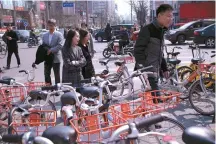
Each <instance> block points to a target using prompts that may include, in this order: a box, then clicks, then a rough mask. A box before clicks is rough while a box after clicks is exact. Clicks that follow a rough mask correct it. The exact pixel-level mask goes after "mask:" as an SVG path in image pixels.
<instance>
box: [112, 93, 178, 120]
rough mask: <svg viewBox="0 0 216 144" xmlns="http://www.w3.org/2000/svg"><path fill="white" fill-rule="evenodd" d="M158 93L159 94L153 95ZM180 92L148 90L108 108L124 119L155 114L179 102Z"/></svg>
mask: <svg viewBox="0 0 216 144" xmlns="http://www.w3.org/2000/svg"><path fill="white" fill-rule="evenodd" d="M158 93H160V96H154V95H156V94H158ZM180 95H181V93H178V92H171V91H164V90H158V91H150V92H143V93H140V94H139V97H140V98H138V99H136V100H134V101H130V102H125V103H121V104H116V105H113V106H111V107H110V108H111V109H112V110H113V111H116V112H118V113H119V114H120V115H121V117H123V118H124V119H126V120H133V119H136V118H138V117H143V116H145V115H146V114H156V113H160V112H162V111H165V110H166V109H168V108H174V107H175V106H177V104H179V103H180V98H179V96H180Z"/></svg>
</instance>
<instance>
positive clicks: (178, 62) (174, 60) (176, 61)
mask: <svg viewBox="0 0 216 144" xmlns="http://www.w3.org/2000/svg"><path fill="white" fill-rule="evenodd" d="M167 62H168V63H170V64H173V65H177V64H180V63H181V60H178V59H168V61H167Z"/></svg>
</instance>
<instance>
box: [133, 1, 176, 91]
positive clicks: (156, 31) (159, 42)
mask: <svg viewBox="0 0 216 144" xmlns="http://www.w3.org/2000/svg"><path fill="white" fill-rule="evenodd" d="M156 14H157V18H156V19H155V20H154V21H153V22H152V23H150V24H148V25H146V26H144V27H143V28H142V29H141V31H140V33H139V36H138V39H137V41H136V44H135V47H134V56H135V60H136V68H139V65H143V66H144V67H147V66H150V65H152V66H154V68H152V69H150V70H149V71H152V72H154V73H155V75H151V76H149V83H150V85H151V88H152V90H158V89H159V87H158V78H159V73H160V70H162V71H163V75H164V77H165V78H168V76H169V73H168V70H167V65H166V60H165V59H164V57H163V45H164V32H165V30H166V29H167V28H168V27H169V26H170V24H172V19H173V8H172V6H170V5H168V4H162V5H160V6H159V7H158V8H157V11H156Z"/></svg>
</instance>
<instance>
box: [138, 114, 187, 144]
mask: <svg viewBox="0 0 216 144" xmlns="http://www.w3.org/2000/svg"><path fill="white" fill-rule="evenodd" d="M138 130H139V131H140V132H145V131H147V132H149V131H154V132H159V133H163V134H167V135H169V136H171V137H173V138H175V140H176V141H177V142H179V143H180V144H183V141H182V134H183V132H184V130H185V127H184V126H183V125H182V124H181V123H180V122H178V121H177V120H175V119H172V118H169V117H167V118H166V119H165V120H164V121H163V122H160V123H157V124H155V125H153V126H150V127H146V128H141V129H138ZM139 141H140V143H145V144H152V143H153V144H160V143H162V142H163V139H162V137H158V136H146V137H143V138H140V139H139Z"/></svg>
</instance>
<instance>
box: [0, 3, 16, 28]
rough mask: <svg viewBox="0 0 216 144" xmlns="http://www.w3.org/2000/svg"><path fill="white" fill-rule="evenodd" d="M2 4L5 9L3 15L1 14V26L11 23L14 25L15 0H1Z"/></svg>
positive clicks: (2, 10)
mask: <svg viewBox="0 0 216 144" xmlns="http://www.w3.org/2000/svg"><path fill="white" fill-rule="evenodd" d="M0 5H1V6H2V8H3V9H1V15H0V19H1V20H0V23H1V27H4V26H7V25H9V24H11V25H14V18H13V10H14V7H13V1H12V0H1V4H0Z"/></svg>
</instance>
